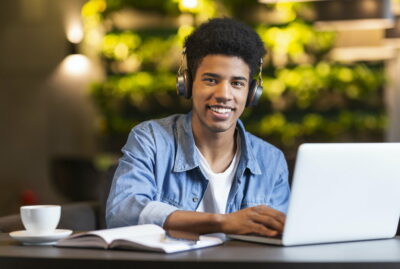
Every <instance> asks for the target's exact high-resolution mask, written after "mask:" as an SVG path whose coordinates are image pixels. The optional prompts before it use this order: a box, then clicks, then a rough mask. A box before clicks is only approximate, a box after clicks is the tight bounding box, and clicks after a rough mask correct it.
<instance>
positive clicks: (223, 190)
mask: <svg viewBox="0 0 400 269" xmlns="http://www.w3.org/2000/svg"><path fill="white" fill-rule="evenodd" d="M236 144H237V149H236V153H235V156H234V157H233V160H232V162H231V164H230V165H229V167H228V168H227V169H226V170H225V171H224V172H222V173H214V172H213V171H212V170H211V167H210V166H209V164H208V162H207V160H206V158H205V157H204V156H203V155H202V154H201V152H200V150H199V149H198V148H197V147H196V150H197V152H198V153H199V156H200V169H201V171H202V172H203V174H204V176H205V177H206V178H207V179H208V181H209V182H208V186H207V189H206V191H205V193H204V196H203V199H202V200H201V201H200V204H199V206H198V207H197V209H196V211H197V212H209V213H217V214H225V209H226V203H227V202H228V195H229V191H230V189H231V186H232V181H233V177H234V176H235V173H236V169H237V166H238V164H239V160H240V139H239V138H238V139H237V143H236Z"/></svg>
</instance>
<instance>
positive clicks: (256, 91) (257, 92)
mask: <svg viewBox="0 0 400 269" xmlns="http://www.w3.org/2000/svg"><path fill="white" fill-rule="evenodd" d="M262 92H263V88H262V87H261V86H260V85H259V83H258V81H257V80H255V79H253V80H252V81H251V83H250V87H249V94H248V95H247V100H246V107H250V106H256V105H257V104H258V101H259V100H260V97H261V94H262Z"/></svg>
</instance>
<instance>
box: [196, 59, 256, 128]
mask: <svg viewBox="0 0 400 269" xmlns="http://www.w3.org/2000/svg"><path fill="white" fill-rule="evenodd" d="M249 74H250V69H249V66H248V65H247V64H246V63H245V62H244V61H243V60H242V59H241V58H239V57H236V56H226V55H220V54H217V55H207V56H206V57H204V58H203V60H202V61H201V63H200V65H199V67H198V68H197V71H196V75H195V79H194V81H193V88H192V89H193V90H192V99H193V124H197V126H198V127H200V128H207V129H208V130H209V131H211V132H225V131H228V130H231V129H232V128H233V129H234V128H235V127H236V122H237V119H238V118H239V117H240V115H241V114H242V112H243V110H244V107H245V105H246V99H247V94H248V91H249Z"/></svg>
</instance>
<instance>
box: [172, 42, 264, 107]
mask: <svg viewBox="0 0 400 269" xmlns="http://www.w3.org/2000/svg"><path fill="white" fill-rule="evenodd" d="M185 55H186V48H185V49H183V51H182V59H181V64H180V66H179V69H178V74H177V76H176V92H177V94H178V95H180V96H184V97H185V98H187V99H190V98H191V97H192V81H191V79H190V74H189V71H188V70H187V69H185V70H182V66H183V58H184V57H185ZM262 64H263V60H262V58H261V59H260V72H259V73H258V78H259V81H258V80H256V79H252V80H251V82H250V87H249V94H248V95H247V100H246V107H250V106H256V105H257V103H258V101H259V100H260V97H261V94H262V92H263V88H262V84H263V81H262V75H261V73H262Z"/></svg>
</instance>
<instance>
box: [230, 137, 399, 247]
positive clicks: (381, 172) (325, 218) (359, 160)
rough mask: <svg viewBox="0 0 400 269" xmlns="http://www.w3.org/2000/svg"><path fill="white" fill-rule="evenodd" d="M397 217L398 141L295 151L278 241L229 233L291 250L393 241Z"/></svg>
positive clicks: (315, 146)
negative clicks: (286, 210)
mask: <svg viewBox="0 0 400 269" xmlns="http://www.w3.org/2000/svg"><path fill="white" fill-rule="evenodd" d="M399 217H400V143H332V144H323V143H321V144H303V145H301V146H300V147H299V150H298V154H297V159H296V165H295V171H294V175H293V184H292V191H291V196H290V201H289V208H288V212H287V216H286V223H285V227H284V231H283V234H282V236H281V238H269V237H262V236H252V235H229V237H231V238H234V239H239V240H245V241H252V242H259V243H267V244H275V245H283V246H294V245H307V244H319V243H331V242H332V243H333V242H344V241H358V240H371V239H384V238H392V237H394V236H395V233H396V231H397V225H398V222H399Z"/></svg>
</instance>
